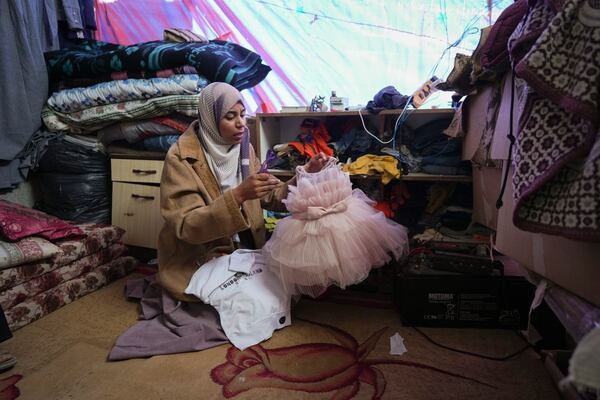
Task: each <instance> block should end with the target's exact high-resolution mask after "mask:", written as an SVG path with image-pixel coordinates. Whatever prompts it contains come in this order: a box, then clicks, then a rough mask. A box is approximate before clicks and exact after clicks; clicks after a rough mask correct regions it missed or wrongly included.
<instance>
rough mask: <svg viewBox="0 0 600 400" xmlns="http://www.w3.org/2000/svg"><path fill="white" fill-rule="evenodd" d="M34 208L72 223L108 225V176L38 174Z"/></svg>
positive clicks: (109, 209) (109, 196)
mask: <svg viewBox="0 0 600 400" xmlns="http://www.w3.org/2000/svg"><path fill="white" fill-rule="evenodd" d="M36 178H37V187H38V189H39V190H38V191H39V193H38V194H37V199H38V201H37V204H36V208H38V209H40V210H42V211H44V212H46V213H48V214H51V215H54V216H56V217H59V218H61V219H64V220H68V221H73V222H94V223H102V224H110V220H111V219H110V212H111V185H110V175H109V174H108V173H91V174H63V173H52V172H49V173H46V172H43V173H38V174H37V175H36Z"/></svg>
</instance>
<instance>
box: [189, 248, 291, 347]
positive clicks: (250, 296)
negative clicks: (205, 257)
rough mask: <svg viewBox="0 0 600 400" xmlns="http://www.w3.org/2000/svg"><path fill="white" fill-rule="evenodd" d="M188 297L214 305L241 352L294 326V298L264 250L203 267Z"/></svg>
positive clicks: (238, 252)
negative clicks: (269, 262)
mask: <svg viewBox="0 0 600 400" xmlns="http://www.w3.org/2000/svg"><path fill="white" fill-rule="evenodd" d="M185 293H187V294H192V295H194V296H196V297H198V298H199V299H201V300H202V301H203V302H205V303H207V304H210V305H212V306H213V307H215V308H216V309H217V311H218V312H219V316H220V317H221V325H222V326H223V330H224V331H225V335H227V337H228V338H229V340H230V341H231V343H232V344H233V345H234V346H235V347H237V348H238V349H240V350H244V349H245V348H247V347H250V346H252V345H255V344H257V343H260V342H262V341H263V340H266V339H268V338H270V337H271V336H272V335H273V331H274V330H275V329H280V328H283V327H285V326H288V325H290V324H291V317H290V303H291V295H290V294H289V293H288V292H287V291H286V290H285V289H284V287H283V284H282V282H281V279H279V277H278V276H277V275H276V274H275V273H274V272H272V271H271V270H269V269H268V268H267V267H266V266H265V263H264V259H263V257H262V254H261V251H260V250H246V249H239V250H236V251H235V252H233V253H232V254H230V255H226V256H222V257H218V258H215V259H212V260H210V261H209V262H207V263H205V264H204V265H202V267H201V268H199V269H198V270H197V271H196V272H195V273H194V275H193V276H192V279H191V280H190V283H189V284H188V286H187V288H186V289H185Z"/></svg>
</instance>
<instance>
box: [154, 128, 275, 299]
mask: <svg viewBox="0 0 600 400" xmlns="http://www.w3.org/2000/svg"><path fill="white" fill-rule="evenodd" d="M250 150H251V151H250V153H251V156H250V173H254V172H256V171H257V170H258V169H259V167H260V162H259V161H258V159H257V158H256V155H255V153H254V150H253V149H252V148H251V149H250ZM285 196H287V184H282V186H281V187H280V188H278V189H276V190H275V191H273V192H272V193H271V194H270V195H268V196H267V197H266V198H264V199H262V200H250V201H246V202H244V203H243V205H242V207H240V206H239V205H238V204H237V202H236V200H235V198H234V197H233V193H232V191H231V190H227V191H226V192H225V193H221V191H220V186H219V184H218V183H217V181H216V178H215V176H214V175H213V173H212V171H211V169H210V167H209V165H208V162H207V160H206V157H205V155H204V151H203V149H202V146H201V145H200V141H199V140H198V137H197V136H196V133H195V131H194V126H193V125H192V126H190V128H188V129H187V130H186V131H185V132H184V133H183V135H181V137H180V138H179V140H178V141H177V143H176V144H175V145H173V146H171V148H170V149H169V152H168V153H167V157H166V159H165V163H164V168H163V173H162V178H161V183H160V209H161V213H162V216H163V218H164V220H165V224H164V226H163V228H162V230H161V232H160V235H159V238H158V263H159V270H158V281H159V283H160V284H161V285H162V287H163V288H165V289H167V291H169V293H170V294H171V295H173V296H174V297H175V298H177V299H179V300H183V301H199V300H198V299H197V298H196V297H194V296H190V295H186V294H184V293H183V291H184V290H185V288H186V287H187V285H188V283H189V281H190V279H191V277H192V275H193V274H194V272H195V271H196V270H197V269H198V265H202V264H203V263H205V262H206V261H208V260H210V259H211V258H214V257H216V256H219V255H223V254H229V253H232V252H233V251H234V245H233V241H232V239H231V237H232V236H233V235H234V234H235V233H237V232H241V231H244V230H246V229H250V232H251V233H252V237H253V239H254V244H255V246H256V247H257V248H261V247H262V246H263V244H264V243H265V224H264V219H263V212H262V208H270V209H274V210H277V209H279V210H284V207H283V205H282V203H281V200H282V199H283V198H285Z"/></svg>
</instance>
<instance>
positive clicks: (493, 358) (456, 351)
mask: <svg viewBox="0 0 600 400" xmlns="http://www.w3.org/2000/svg"><path fill="white" fill-rule="evenodd" d="M402 323H403V324H406V322H405V321H402ZM407 325H408V326H409V327H411V328H413V329H414V330H415V331H417V332H418V333H419V334H420V335H421V336H423V337H424V338H425V339H426V340H427V341H428V342H429V343H431V344H433V345H435V346H437V347H440V348H442V349H444V350H448V351H452V352H455V353H459V354H464V355H467V356H471V357H477V358H483V359H485V360H491V361H508V360H510V359H511V358H514V357H516V356H518V355H519V354H521V353H523V352H525V351H526V350H527V349H529V348H532V349H534V347H533V346H532V345H531V344H529V343H527V345H525V346H524V347H522V348H520V349H519V350H517V351H514V352H512V353H510V354H508V355H506V356H504V357H496V356H490V355H487V354H480V353H475V352H472V351H468V350H463V349H457V348H455V347H450V346H447V345H445V344H442V343H439V342H436V341H435V340H433V339H432V338H431V337H429V336H428V335H427V334H426V333H425V332H423V331H422V330H421V329H419V328H417V327H416V326H414V325H412V324H407ZM513 332H515V334H516V335H517V336H519V337H521V338H522V336H521V335H519V333H518V332H517V331H513Z"/></svg>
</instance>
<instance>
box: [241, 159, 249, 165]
mask: <svg viewBox="0 0 600 400" xmlns="http://www.w3.org/2000/svg"><path fill="white" fill-rule="evenodd" d="M242 165H250V159H249V158H242Z"/></svg>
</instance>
